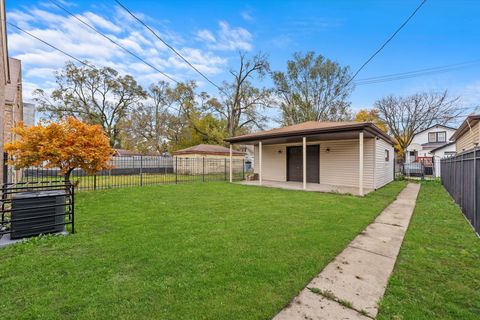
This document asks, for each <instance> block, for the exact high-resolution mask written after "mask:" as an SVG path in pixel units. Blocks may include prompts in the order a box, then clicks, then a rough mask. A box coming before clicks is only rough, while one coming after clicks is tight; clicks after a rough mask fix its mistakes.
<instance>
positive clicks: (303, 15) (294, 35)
mask: <svg viewBox="0 0 480 320" xmlns="http://www.w3.org/2000/svg"><path fill="white" fill-rule="evenodd" d="M56 1H57V2H59V3H61V4H62V5H63V6H64V7H65V8H67V9H68V10H69V11H71V12H72V13H74V14H76V15H77V16H78V17H79V18H81V19H83V20H85V21H88V22H89V23H90V24H92V25H94V26H95V28H97V29H98V30H100V31H102V32H103V33H105V34H107V35H108V36H109V37H111V38H113V39H115V40H116V41H118V42H120V43H121V44H122V45H123V46H125V47H127V48H128V49H129V50H131V51H133V52H135V53H136V54H138V55H139V56H141V57H142V58H143V59H145V60H146V61H148V62H149V63H151V64H153V65H155V66H156V67H157V68H158V69H160V70H162V71H163V72H165V73H167V74H168V75H169V76H171V77H172V78H174V79H175V80H177V81H185V80H196V81H197V82H198V85H199V90H200V91H206V92H209V93H211V94H216V89H215V87H213V86H212V85H211V84H209V83H208V82H206V81H205V80H204V79H203V78H201V76H200V75H198V74H197V73H195V71H193V70H192V69H191V68H190V67H189V66H187V65H186V64H185V63H184V62H183V61H181V60H180V59H179V58H178V57H177V56H176V55H175V54H174V53H173V52H172V51H171V50H170V49H168V48H167V47H166V46H165V45H163V44H162V43H161V42H159V41H158V40H157V39H156V38H155V37H154V36H153V35H151V34H150V33H149V32H148V31H147V30H146V29H145V28H144V27H142V26H141V25H140V24H139V23H138V22H136V21H135V20H133V19H132V18H131V17H130V16H129V15H128V14H127V13H126V12H125V11H124V10H123V9H122V8H120V7H119V6H118V5H117V4H116V3H115V1H113V0H104V1H87V0H85V1H70V0H56ZM121 2H122V3H123V4H124V5H125V6H126V7H128V8H129V9H130V10H131V11H133V12H134V13H135V14H136V15H138V16H139V17H140V18H141V19H143V20H144V21H145V22H146V23H147V24H148V25H149V26H151V27H152V28H154V29H155V30H156V31H157V32H158V33H159V34H160V35H161V37H162V38H163V39H165V41H167V42H168V43H169V44H171V45H172V46H173V47H174V48H175V49H177V50H178V51H179V52H181V53H182V54H183V55H184V56H185V57H186V58H187V59H188V60H189V61H190V62H191V63H192V64H193V65H195V67H197V68H198V69H199V70H200V71H202V72H203V73H205V74H206V75H207V76H208V78H209V79H211V80H213V82H215V83H217V84H220V83H221V82H222V81H225V80H227V81H228V80H230V79H231V74H230V73H229V71H230V70H232V69H236V68H237V66H238V52H239V51H244V52H246V53H247V54H248V55H254V54H256V53H258V52H263V53H265V54H267V55H268V57H269V61H270V66H271V69H272V70H273V71H284V70H285V68H286V64H287V61H288V60H289V59H291V57H292V54H293V53H294V52H307V51H314V52H315V53H317V54H322V55H323V56H325V57H327V58H329V59H331V60H334V61H337V62H338V63H339V64H340V65H342V66H349V67H350V68H351V70H352V72H354V71H356V70H357V69H358V68H359V67H360V66H361V65H362V64H363V63H364V62H365V61H366V60H367V59H368V58H369V57H370V56H371V55H372V53H373V52H375V51H376V50H377V49H378V48H379V47H380V46H381V45H382V43H383V42H384V41H385V40H386V39H387V38H388V37H389V36H390V35H391V34H392V33H393V32H394V31H395V30H396V29H397V28H398V27H399V26H400V24H401V23H403V22H404V21H405V20H406V18H407V17H408V16H409V15H410V14H411V13H412V11H413V10H414V9H415V8H416V7H417V6H418V5H419V4H420V1H413V0H406V1H405V0H404V1H385V0H381V1H380V0H379V1H368V0H367V1H365V0H364V1H346V0H345V1H342V0H339V1H333V0H324V1H280V0H277V1H208V0H202V1H188V0H183V1H141V0H136V1H133V0H122V1H121ZM6 3H7V21H8V22H10V23H13V24H15V25H17V26H19V27H21V28H23V29H25V30H27V31H29V32H31V33H32V34H34V35H36V36H37V37H39V38H41V39H43V40H45V41H47V42H49V43H51V44H53V45H55V46H57V47H59V48H61V49H62V50H64V51H66V52H68V53H69V54H71V55H73V56H75V57H77V58H79V59H81V60H88V61H90V62H91V63H93V64H94V65H95V66H97V67H104V66H111V67H114V68H116V69H117V70H119V71H120V72H121V73H123V74H131V75H133V76H134V77H135V78H136V79H137V81H139V82H140V84H142V85H143V86H145V87H148V86H149V85H150V84H151V83H154V82H156V81H159V80H165V77H164V76H163V75H161V74H160V73H158V72H157V71H155V70H153V69H151V68H150V67H148V66H146V65H145V64H143V63H141V62H140V61H138V60H136V59H135V58H134V57H132V56H130V55H129V54H128V53H126V52H124V51H122V50H121V49H120V48H118V47H116V46H115V45H113V44H112V43H110V42H109V41H108V40H106V39H105V38H103V37H101V36H100V35H98V34H96V33H94V32H93V31H91V30H88V29H87V28H86V27H85V26H83V25H82V24H81V23H80V22H78V21H77V20H75V19H74V18H73V17H71V16H68V14H66V13H65V12H64V11H62V10H61V9H59V8H57V7H56V6H54V5H53V4H52V2H50V1H48V0H44V1H27V0H7V1H6ZM479 16H480V1H447V0H428V1H427V2H426V4H425V5H424V6H423V7H422V8H421V9H420V10H419V11H418V13H417V14H416V15H415V16H414V17H413V19H412V20H411V21H410V22H409V23H408V24H407V25H406V26H405V27H404V28H403V29H402V30H401V31H400V32H399V33H398V35H397V36H396V37H395V38H394V39H393V40H392V41H391V42H390V43H389V44H388V45H387V46H386V47H385V48H384V49H383V50H382V51H381V52H380V53H379V54H378V55H377V56H376V57H375V58H374V59H373V60H372V61H371V62H370V63H369V64H368V65H367V66H366V67H365V68H364V69H363V70H362V71H361V72H360V73H359V74H358V76H357V78H356V79H355V80H356V81H360V80H362V79H366V78H370V77H377V76H384V75H390V74H396V73H403V72H410V71H415V70H420V69H425V68H432V67H442V66H447V65H452V64H453V65H455V64H461V63H465V62H468V64H466V65H460V66H459V67H455V68H452V69H450V70H449V72H442V73H431V74H428V75H423V76H417V77H410V78H406V79H400V80H396V81H385V82H379V83H370V84H363V85H362V84H361V82H359V83H357V85H356V86H355V89H354V91H353V93H352V95H351V97H350V99H351V102H352V109H353V110H354V111H355V110H358V109H360V108H371V107H372V106H373V104H374V102H375V101H376V100H378V99H380V98H381V97H383V96H386V95H389V94H394V95H409V94H414V93H417V92H424V91H427V92H438V91H443V90H448V91H449V92H450V94H451V95H452V96H460V97H461V101H460V102H459V107H460V108H465V114H468V113H469V112H471V111H472V108H475V107H476V106H477V105H479V104H480V103H479V101H480V76H479V71H480V57H479V55H478V54H479V51H480V41H479V40H480V28H479V26H480V19H478V17H479ZM7 28H8V46H9V54H10V56H11V57H15V58H18V59H20V60H22V68H23V94H24V100H26V101H29V100H31V98H32V92H33V90H35V89H37V88H41V89H44V90H46V91H49V90H52V88H54V87H55V77H54V72H55V71H58V70H60V69H61V68H62V67H63V66H64V64H65V63H66V62H67V61H68V60H69V59H70V58H68V57H66V56H64V55H63V54H61V53H59V52H55V51H54V50H53V49H51V48H49V47H48V46H46V45H44V44H42V43H41V42H39V41H37V40H35V39H32V38H30V37H29V36H28V35H25V34H22V33H21V32H19V31H18V30H16V29H15V28H13V27H10V26H7ZM255 84H256V85H258V86H267V87H268V86H272V82H271V80H270V79H269V78H268V77H266V78H264V79H259V80H256V83H255ZM269 115H271V117H272V118H275V117H277V116H278V114H277V113H276V111H275V110H271V111H270V113H269Z"/></svg>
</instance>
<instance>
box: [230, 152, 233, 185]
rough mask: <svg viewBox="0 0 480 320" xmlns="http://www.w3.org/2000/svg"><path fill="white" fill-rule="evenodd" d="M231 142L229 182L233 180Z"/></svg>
mask: <svg viewBox="0 0 480 320" xmlns="http://www.w3.org/2000/svg"><path fill="white" fill-rule="evenodd" d="M232 173H233V172H232V144H230V182H232V181H233V174H232Z"/></svg>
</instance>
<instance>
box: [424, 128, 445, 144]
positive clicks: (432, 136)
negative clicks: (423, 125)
mask: <svg viewBox="0 0 480 320" xmlns="http://www.w3.org/2000/svg"><path fill="white" fill-rule="evenodd" d="M446 141H447V132H446V131H439V132H429V133H428V142H430V143H435V142H446Z"/></svg>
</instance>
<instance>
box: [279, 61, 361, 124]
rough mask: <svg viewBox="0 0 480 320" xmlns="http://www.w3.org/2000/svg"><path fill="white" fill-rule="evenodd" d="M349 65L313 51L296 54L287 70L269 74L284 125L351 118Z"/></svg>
mask: <svg viewBox="0 0 480 320" xmlns="http://www.w3.org/2000/svg"><path fill="white" fill-rule="evenodd" d="M350 77H351V76H350V73H349V68H348V67H342V66H340V65H339V64H338V63H337V62H334V61H331V60H330V59H327V58H325V57H323V56H322V55H320V54H319V55H317V56H315V53H314V52H307V53H306V54H301V53H295V54H294V55H293V60H290V61H288V63H287V71H286V72H274V73H273V75H272V79H273V82H274V84H275V88H276V89H275V91H276V94H277V96H278V97H279V99H280V101H281V102H280V109H281V111H282V123H283V125H292V124H296V123H301V122H305V121H322V120H330V121H341V120H346V119H350V118H351V114H350V112H349V108H350V102H349V101H348V100H347V99H348V97H349V96H350V93H351V91H352V90H353V85H352V84H351V82H349V80H350Z"/></svg>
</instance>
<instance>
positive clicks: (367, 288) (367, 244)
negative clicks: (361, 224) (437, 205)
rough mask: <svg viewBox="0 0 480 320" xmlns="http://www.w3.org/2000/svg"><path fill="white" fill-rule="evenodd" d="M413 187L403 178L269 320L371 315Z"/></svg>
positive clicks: (389, 267)
mask: <svg viewBox="0 0 480 320" xmlns="http://www.w3.org/2000/svg"><path fill="white" fill-rule="evenodd" d="M419 190H420V185H419V184H415V183H409V184H408V185H407V187H406V188H405V189H404V190H403V191H402V192H400V194H399V195H398V197H397V199H396V200H395V201H394V202H392V203H391V204H390V205H389V206H388V207H387V208H386V209H385V210H383V212H382V213H381V214H380V215H379V216H378V217H377V219H375V221H374V222H373V223H372V224H370V225H369V226H368V227H367V228H366V229H365V230H364V231H362V232H361V233H360V234H359V235H358V236H357V237H356V238H355V239H354V240H353V241H352V242H351V243H350V244H349V245H348V246H347V247H346V248H345V249H344V250H343V251H342V253H340V254H339V255H338V256H337V257H336V258H335V259H334V260H333V261H332V262H330V264H328V265H327V266H326V267H325V269H323V270H322V272H321V273H320V274H319V275H318V276H317V277H315V278H314V279H313V280H312V281H311V282H310V283H309V284H308V285H307V287H306V288H305V289H303V290H302V291H301V292H300V294H299V295H298V296H296V297H295V298H294V299H293V301H292V302H291V303H290V304H289V305H288V306H287V307H285V309H283V310H282V311H281V312H280V313H279V314H277V315H276V316H275V317H274V320H296V319H302V320H305V319H329V320H335V319H367V320H368V319H372V318H375V317H376V315H377V313H378V305H377V303H378V301H379V300H380V299H381V298H382V297H383V294H384V293H385V288H386V286H387V284H388V279H389V277H390V274H391V273H392V271H393V267H394V265H395V261H396V260H397V255H398V252H399V251H400V247H401V245H402V242H403V237H404V235H405V232H406V231H407V228H408V224H409V222H410V217H411V216H412V213H413V209H414V208H415V201H416V199H417V195H418V192H419Z"/></svg>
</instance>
